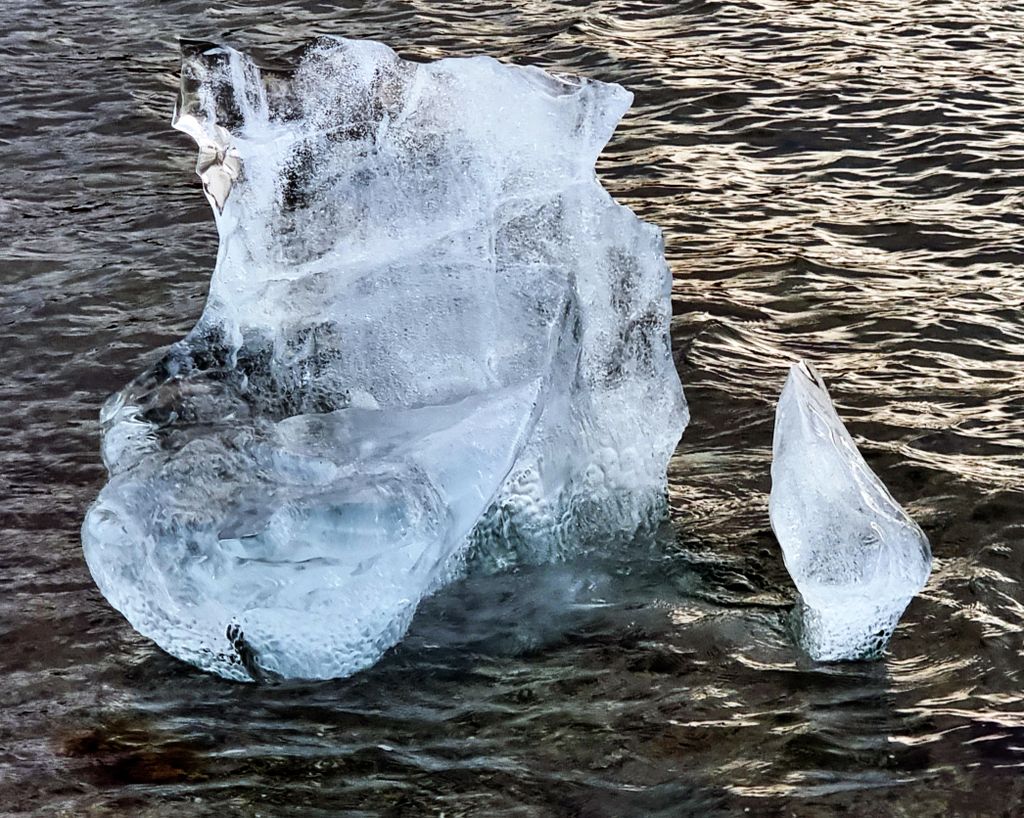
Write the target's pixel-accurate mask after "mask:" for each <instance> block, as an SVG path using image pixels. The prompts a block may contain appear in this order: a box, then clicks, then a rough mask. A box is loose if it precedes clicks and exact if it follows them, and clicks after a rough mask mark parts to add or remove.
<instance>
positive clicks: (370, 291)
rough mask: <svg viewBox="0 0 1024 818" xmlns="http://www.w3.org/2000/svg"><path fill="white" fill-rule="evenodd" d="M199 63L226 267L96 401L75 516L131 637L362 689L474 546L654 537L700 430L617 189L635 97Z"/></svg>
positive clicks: (202, 123) (190, 111)
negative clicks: (102, 402)
mask: <svg viewBox="0 0 1024 818" xmlns="http://www.w3.org/2000/svg"><path fill="white" fill-rule="evenodd" d="M184 51H185V53H184V57H183V62H182V80H181V97H180V100H179V103H178V107H177V110H176V114H175V122H174V124H175V127H176V128H178V129H179V130H182V131H184V132H186V133H188V134H189V135H190V136H192V137H193V138H194V139H195V141H196V143H197V144H198V146H199V162H198V166H197V171H198V173H199V175H200V177H201V178H202V180H203V185H204V189H205V192H206V195H207V197H208V199H209V200H210V202H211V204H212V206H213V210H214V215H215V218H216V221H217V227H218V231H219V234H220V248H219V252H218V257H217V264H216V268H215V270H214V273H213V278H212V281H211V283H210V292H209V298H208V301H207V304H206V309H205V311H204V313H203V315H202V317H201V319H200V321H199V323H198V324H197V326H196V327H195V329H193V330H192V332H191V333H189V335H188V336H187V337H186V338H185V339H184V340H183V341H181V342H179V343H177V344H175V345H174V346H173V347H171V348H170V349H169V351H168V352H167V353H166V354H165V355H164V357H163V358H162V359H161V360H160V361H159V362H158V363H157V364H155V365H154V366H153V367H151V368H150V369H149V370H147V371H146V372H144V373H143V374H141V375H140V376H139V377H137V378H136V379H135V380H134V381H133V382H132V383H130V384H129V385H128V386H127V387H125V389H124V390H122V391H121V392H120V393H118V394H116V395H114V396H113V397H112V398H111V399H110V401H109V402H108V404H107V405H106V407H105V408H104V410H103V413H102V426H103V454H104V460H105V462H106V465H107V467H108V469H109V471H110V481H109V483H108V484H107V486H106V487H105V488H104V489H103V491H102V492H101V494H100V496H99V498H98V499H97V501H96V503H95V504H94V505H93V507H92V508H91V509H90V511H89V514H88V516H87V518H86V521H85V524H84V527H83V542H84V546H85V553H86V558H87V560H88V563H89V567H90V569H91V571H92V573H93V576H94V577H95V579H96V582H97V584H98V585H99V587H100V589H101V590H102V592H103V593H104V595H105V596H106V597H107V599H109V600H110V602H111V603H112V604H113V605H114V606H115V607H116V608H118V610H120V611H121V612H122V613H123V614H124V615H125V616H126V617H127V618H128V620H129V621H130V622H131V624H132V625H133V626H134V627H135V628H136V629H137V630H138V631H140V632H141V633H142V634H144V635H145V636H148V637H150V638H151V639H153V640H154V641H155V642H157V643H158V644H159V645H160V646H161V647H163V648H164V649H166V650H167V651H169V652H170V653H172V654H174V655H176V656H179V657H181V658H183V659H186V660H187V661H190V662H193V663H194V664H196V665H198V666H199V667H202V668H206V669H209V670H212V671H215V672H217V673H220V674H221V675H224V676H228V677H232V678H236V679H248V678H253V677H255V678H262V677H265V676H271V677H272V676H282V677H305V678H326V677H335V676H343V675H347V674H350V673H353V672H355V671H357V670H359V669H361V668H364V667H366V666H368V665H370V664H372V663H373V662H375V661H376V660H377V659H378V658H379V657H380V656H381V655H382V654H383V652H384V651H385V650H387V649H388V648H389V647H391V646H392V645H394V644H395V643H396V642H397V641H398V640H400V639H401V637H402V635H403V633H404V632H405V630H406V628H407V627H408V624H409V621H410V619H411V617H412V615H413V612H414V611H415V609H416V606H417V604H418V603H419V601H420V600H421V599H422V597H423V596H424V595H426V594H428V593H431V592H432V591H434V590H436V589H437V588H439V587H440V586H441V585H443V584H444V583H445V582H447V581H449V580H450V579H451V578H453V577H454V576H456V575H457V574H458V571H459V569H460V565H461V564H462V563H463V561H464V560H465V557H466V554H467V551H468V549H470V548H471V547H473V545H474V544H475V545H476V547H478V548H485V547H486V548H490V549H492V550H495V549H497V552H501V553H505V554H510V553H514V554H515V555H516V558H522V559H535V560H536V559H547V558H551V557H558V556H560V555H561V554H564V553H565V552H567V551H569V550H572V549H576V548H579V547H581V544H585V543H588V542H593V541H595V540H602V541H609V540H612V541H614V540H616V539H624V538H628V537H630V536H631V535H632V534H634V533H635V532H636V531H637V530H638V529H642V528H644V527H647V526H650V525H652V524H653V523H654V522H656V521H657V519H658V515H659V514H660V513H661V511H662V508H663V498H664V491H665V471H666V467H667V463H668V459H669V457H670V455H671V453H672V451H673V449H674V447H675V445H676V442H677V441H678V439H679V436H680V434H681V433H682V430H683V428H684V427H685V425H686V422H687V418H688V415H687V409H686V403H685V400H684V398H683V394H682V388H681V386H680V383H679V379H678V376H677V375H676V371H675V368H674V366H673V362H672V357H671V351H670V348H669V336H668V324H669V318H670V312H671V310H670V276H669V272H668V269H667V267H666V264H665V260H664V256H663V251H662V242H661V235H660V232H659V231H658V230H657V229H656V228H655V227H652V226H651V225H648V224H645V223H643V222H641V221H640V220H639V219H637V217H636V216H635V215H634V214H633V213H632V212H631V211H630V210H628V209H626V208H624V207H621V206H619V205H617V204H616V203H615V202H614V201H613V200H612V199H611V197H610V196H609V195H608V194H607V193H606V192H605V191H604V189H603V188H602V187H601V185H600V184H599V182H598V181H597V178H596V176H595V173H594V163H595V160H596V158H597V155H598V153H599V151H600V150H601V149H602V147H603V146H604V145H605V143H606V142H607V140H608V139H609V137H610V136H611V134H612V131H613V129H614V128H615V125H616V123H617V122H618V120H619V118H620V117H621V116H622V114H623V112H624V111H625V110H626V109H627V107H628V106H629V104H630V101H631V95H630V94H629V93H628V92H627V91H625V90H624V89H622V88H621V87H619V86H617V85H611V84H605V83H601V82H595V81H592V80H585V79H575V78H570V77H556V76H552V75H550V74H547V73H545V72H543V71H540V70H537V69H534V68H523V67H517V66H510V65H504V64H502V63H499V62H497V61H495V60H492V59H488V58H482V57H476V58H471V59H447V60H441V61H438V62H433V63H414V62H407V61H404V60H401V59H399V58H398V57H397V56H396V55H395V54H394V52H392V51H391V50H390V49H388V48H387V47H385V46H383V45H381V44H378V43H373V42H356V41H349V40H341V39H333V38H328V39H324V40H320V41H318V42H316V43H314V44H313V45H312V46H311V47H310V48H308V49H307V51H306V52H305V54H304V56H303V57H302V59H301V60H300V61H299V63H298V65H297V67H295V68H294V69H293V70H290V71H270V70H262V69H260V68H258V67H257V66H256V65H255V63H254V62H253V61H252V60H251V59H250V58H248V57H247V56H245V55H243V54H241V53H239V52H237V51H234V50H232V49H230V48H226V47H222V46H211V45H200V44H191V45H188V46H186V47H185V49H184ZM496 544H497V545H496ZM502 549H504V551H502Z"/></svg>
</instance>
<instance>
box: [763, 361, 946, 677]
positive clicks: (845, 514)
mask: <svg viewBox="0 0 1024 818" xmlns="http://www.w3.org/2000/svg"><path fill="white" fill-rule="evenodd" d="M769 512H770V516H771V524H772V529H773V530H774V531H775V536H776V537H777V538H778V540H779V544H780V545H781V546H782V553H783V557H784V559H785V562H786V568H787V569H788V570H789V573H790V575H791V576H792V577H793V581H794V583H795V584H796V587H797V590H798V591H799V592H800V601H799V602H798V604H797V610H796V623H795V624H796V627H797V630H798V635H799V638H800V641H801V643H802V646H803V647H804V649H805V650H806V651H807V653H808V655H809V656H810V657H811V658H813V659H815V660H817V661H840V660H846V659H866V658H873V657H875V656H877V655H878V654H880V653H881V651H882V650H883V649H884V648H885V645H886V643H887V642H888V641H889V637H890V636H891V635H892V632H893V629H894V628H895V627H896V623H897V622H898V621H899V618H900V616H901V615H902V614H903V611H904V610H905V609H906V607H907V605H908V604H909V602H910V600H911V598H912V597H913V596H914V594H916V593H917V592H918V591H920V590H921V588H923V587H924V584H925V582H926V581H927V580H928V574H929V572H930V571H931V549H930V548H929V545H928V540H927V538H926V537H925V535H924V532H922V531H921V529H920V527H919V526H918V525H917V523H915V522H914V521H913V520H912V519H910V517H909V516H908V515H907V513H906V512H905V511H904V510H903V508H902V507H901V506H900V505H899V503H897V502H896V501H895V500H894V499H893V498H892V495H891V494H889V491H888V490H887V489H886V488H885V486H884V485H883V484H882V482H881V481H880V480H879V479H878V477H877V476H875V474H874V472H872V471H871V469H870V468H868V465H867V463H865V462H864V458H863V457H862V456H861V454H860V452H859V451H858V450H857V446H856V445H855V444H854V442H853V438H851V437H850V433H849V432H847V431H846V427H845V426H844V425H843V422H842V421H841V420H840V419H839V416H838V415H837V414H836V411H835V408H834V407H833V405H832V400H831V399H830V398H829V395H828V392H827V391H826V389H825V384H824V383H823V382H822V380H821V377H820V376H819V375H818V373H817V372H816V371H815V370H814V369H813V367H811V366H810V365H808V364H806V363H804V362H803V361H800V362H798V363H796V364H794V365H793V367H792V368H791V369H790V372H789V378H788V379H787V380H786V385H785V387H784V388H783V390H782V396H781V397H780V398H779V405H778V408H777V410H776V414H775V440H774V447H773V456H772V491H771V499H770V503H769Z"/></svg>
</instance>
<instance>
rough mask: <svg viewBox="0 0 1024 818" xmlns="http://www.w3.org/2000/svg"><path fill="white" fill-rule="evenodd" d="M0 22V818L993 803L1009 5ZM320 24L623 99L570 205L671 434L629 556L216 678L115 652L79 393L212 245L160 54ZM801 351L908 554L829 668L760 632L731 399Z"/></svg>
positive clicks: (768, 611) (1014, 253) (763, 530)
mask: <svg viewBox="0 0 1024 818" xmlns="http://www.w3.org/2000/svg"><path fill="white" fill-rule="evenodd" d="M4 22H5V26H4V33H3V34H0V70H2V76H3V82H2V83H0V110H2V113H3V117H2V121H0V144H2V148H3V166H2V167H3V182H4V184H3V188H2V190H0V197H2V198H0V239H2V241H0V257H2V267H0V270H2V273H0V333H2V338H0V372H2V373H3V374H2V378H0V400H2V401H3V411H2V412H0V427H2V432H0V490H2V491H0V497H3V500H2V502H0V514H2V520H3V531H4V536H3V538H2V539H0V576H2V579H3V588H4V593H3V595H2V596H0V634H2V640H3V641H2V644H3V647H4V649H3V651H2V652H0V669H2V671H3V674H4V675H3V682H2V684H0V812H30V813H34V814H62V813H63V814H69V815H79V814H84V813H86V812H89V811H92V813H93V814H126V815H171V814H176V815H181V814H207V813H209V814H217V815H223V814H244V815H250V814H253V813H254V812H257V811H261V810H262V812H263V814H265V815H332V816H333V815H339V814H352V815H364V814H387V815H424V814H437V813H440V812H445V813H446V814H448V815H455V814H478V815H489V816H492V815H533V814H556V815H588V816H589V815H595V816H621V815H666V816H669V815H671V816H675V815H700V816H709V815H712V816H713V815H734V814H737V813H742V812H743V810H744V809H749V810H750V814H754V815H791V814H798V815H817V814H820V815H831V814H834V813H835V812H836V811H837V810H839V809H840V808H845V809H846V810H848V812H849V813H850V814H855V815H872V816H875V815H879V816H884V815H908V814H912V815H947V814H958V815H1010V816H1012V815H1018V814H1024V801H1022V799H1024V779H1022V776H1021V767H1022V766H1024V706H1022V696H1021V693H1020V690H1021V681H1022V673H1021V668H1022V665H1024V647H1022V643H1024V639H1022V633H1024V592H1022V591H1021V584H1020V583H1021V581H1022V580H1024V544H1022V540H1024V492H1022V490H1021V487H1022V485H1024V480H1022V477H1024V452H1022V446H1024V400H1022V393H1024V316H1022V314H1021V307H1022V304H1024V273H1022V272H1021V269H1022V268H1021V265H1022V263H1024V236H1022V231H1021V226H1022V221H1024V217H1022V200H1024V145H1022V140H1021V138H1020V122H1021V119H1022V116H1024V63H1022V62H1021V60H1020V54H1021V46H1022V45H1024V41H1022V40H1024V35H1022V33H1021V32H1024V9H1022V8H1021V7H1020V5H1019V4H1014V3H999V2H993V1H992V0H979V2H974V3H970V4H968V3H962V2H957V0H948V2H943V3H935V2H929V1H928V0H901V1H900V2H896V0H876V1H875V2H871V3H865V2H828V3H825V2H796V0H793V1H792V2H782V1H781V0H757V1H756V2H753V1H752V2H737V3H720V2H687V3H663V4H653V3H642V2H625V1H624V0H620V1H618V2H612V0H608V2H603V1H602V2H594V3H586V2H576V3H557V2H551V0H544V2H518V3H498V2H473V3H454V2H452V3H433V2H431V3H427V2H382V3H374V4H365V5H364V4H362V3H359V2H354V1H353V2H345V3H341V4H334V3H331V4H328V3H317V2H311V0H294V2H285V1H283V0H282V2H279V3H276V4H275V3H242V2H232V3H221V4H216V5H214V6H212V7H211V6H210V5H209V4H207V3H205V2H203V3H200V2H186V1H185V0H175V1H174V2H170V3H160V4H157V3H151V2H139V3H132V4H128V3H117V4H115V3H110V2H99V1H97V2H90V3H77V2H76V3H70V2H66V3H61V2H52V3H46V4H39V3H34V2H32V3H30V2H27V0H12V2H9V3H8V4H7V5H6V6H5V20H4ZM324 32H333V33H342V34H345V35H347V36H353V37H372V38H377V39H383V40H385V41H387V42H388V43H390V44H391V45H392V46H394V47H396V48H397V49H398V50H399V51H401V52H403V53H405V54H410V55H420V56H426V57H434V56H439V55H442V54H468V53H487V54H492V55H495V56H499V57H502V58H505V59H509V60H513V61H516V62H530V63H537V64H540V65H543V66H545V67H549V68H553V69H560V70H566V71H571V72H574V73H584V74H589V75H592V76H595V77H598V78H600V79H605V80H611V81H616V82H620V83H622V84H623V85H625V86H627V87H629V88H630V89H632V90H633V91H634V92H635V93H636V105H635V107H634V109H633V111H632V112H631V113H630V114H628V115H627V118H626V120H625V121H624V122H623V124H622V126H621V127H620V130H619V132H618V134H617V136H616V138H615V140H614V141H613V143H612V144H611V145H610V146H609V149H608V150H607V152H606V153H605V156H604V158H603V159H602V163H601V167H600V170H601V174H602V177H603V179H604V181H605V184H606V185H607V186H608V187H609V189H610V190H611V191H612V192H613V193H614V194H615V195H616V196H617V197H619V198H620V199H621V200H622V201H624V202H625V203H627V204H629V205H630V206H631V207H633V208H635V209H636V210H637V211H638V212H639V213H640V214H641V215H642V216H643V217H645V218H646V219H648V220H650V221H652V222H654V223H656V224H659V225H661V226H662V227H663V229H664V230H665V234H666V241H667V253H668V257H669V261H670V263H671V265H672V268H673V272H674V274H675V280H676V284H675V293H674V308H675V309H674V312H675V319H674V325H673V331H674V340H675V345H676V351H677V356H678V361H679V368H680V372H681V374H682V376H683V379H684V382H685V383H686V386H687V394H688V397H689V398H690V400H691V406H692V410H693V422H692V425H691V426H690V428H689V429H688V430H687V433H686V437H685V440H684V442H683V445H682V446H681V448H680V450H679V452H678V453H677V455H676V457H675V459H674V461H673V465H672V471H671V475H670V479H671V506H672V519H671V522H670V524H669V525H666V527H665V529H664V531H663V532H662V536H661V538H660V540H659V541H658V542H657V543H655V544H653V545H651V546H643V547H641V546H634V547H631V548H630V549H629V550H628V551H624V553H623V554H621V555H620V556H616V557H609V558H607V559H604V560H596V559H594V560H589V561H586V562H583V563H578V564H570V565H560V566H548V567H537V568H530V569H523V570H520V571H518V572H516V573H509V574H504V575H499V576H474V577H471V578H470V579H468V580H467V581H465V582H463V583H460V584H458V585H457V586H454V587H452V588H450V589H448V590H446V591H445V592H443V593H442V594H439V595H438V596H437V597H435V598H434V599H432V600H430V601H429V602H428V603H427V604H426V605H424V607H423V608H422V610H421V612H420V614H419V615H418V617H417V619H416V622H415V623H414V626H413V629H412V632H411V633H410V635H409V637H408V638H407V639H406V641H405V642H404V643H403V644H402V645H401V646H400V647H399V648H398V649H396V650H395V651H393V652H392V653H391V654H389V656H388V657H387V658H386V659H385V660H384V661H383V662H382V663H381V664H380V665H378V666H377V667H376V668H374V669H373V670H371V671H369V672H367V673H364V674H361V675H359V676H357V677H355V678H353V679H351V680H348V681H342V682H332V683H326V684H317V685H299V686H285V687H278V688H257V687H253V686H239V685H234V684H227V683H225V682H223V681H221V680H218V679H216V678H212V677H208V676H205V675H203V674H200V673H198V672H195V671H193V670H192V669H190V668H189V667H187V666H184V665H182V664H180V663H178V662H176V661H174V660H172V659H170V658H169V657H167V656H165V655H163V654H161V653H160V652H158V651H157V650H156V649H155V648H153V647H152V646H151V645H150V644H148V643H147V642H145V641H144V640H142V639H141V638H139V637H137V636H136V635H135V634H134V633H133V632H132V631H131V629H130V628H129V627H128V626H127V625H126V624H125V623H124V621H123V620H122V619H121V618H120V617H119V616H118V615H117V614H116V613H115V612H114V611H113V610H111V609H110V608H109V606H108V605H107V604H106V603H105V602H104V601H103V599H102V598H101V597H100V595H99V593H98V592H97V591H96V589H95V588H94V586H93V584H92V582H91V580H90V578H89V576H88V573H87V571H86V568H85V564H84V562H83V560H82V557H81V551H80V545H79V541H78V526H79V524H80V522H81V518H82V514H83V512H84V509H85V506H86V504H87V502H88V501H89V500H90V499H91V498H92V497H93V496H94V495H95V493H96V491H97V489H98V488H99V486H100V485H101V484H102V482H103V479H104V473H103V470H102V467H101V465H100V463H99V458H98V454H97V432H98V430H97V422H96V419H97V412H98V409H99V405H100V403H101V402H102V400H103V399H104V398H105V396H106V395H107V394H108V393H110V392H111V391H113V390H114V389H116V388H119V387H120V386H121V385H122V384H123V383H124V382H126V381H127V380H128V378H129V377H130V376H131V375H133V374H134V373H135V372H137V371H139V370H140V369H141V368H143V366H144V365H145V364H147V363H148V362H151V361H152V360H153V359H154V358H155V356H156V354H157V353H156V349H157V348H158V347H160V346H161V345H164V344H167V343H169V342H171V341H173V340H176V339H177V338H179V337H181V336H182V335H183V334H184V333H185V332H186V331H187V330H188V329H189V328H190V327H191V326H192V324H193V323H194V322H195V319H196V317H197V316H198V313H199V311H200V309H201V307H202V303H203V300H204V297H205V287H206V282H207V280H208V276H209V271H210V269H211V268H212V262H213V255H214V252H215V246H216V239H215V234H214V230H213V225H212V220H211V218H210V215H209V212H208V209H207V205H206V203H205V201H204V200H203V198H202V196H201V195H200V191H199V189H198V180H197V179H196V178H195V176H194V175H193V173H192V168H193V165H194V155H193V149H192V146H191V145H190V144H188V143H187V140H185V139H184V138H183V137H181V136H180V135H178V134H175V133H174V132H173V131H171V130H170V127H169V124H168V120H169V117H170V107H171V101H172V99H173V96H174V89H175V86H176V70H177V63H176V45H175V39H174V38H175V36H176V35H185V36H191V37H199V38H208V39H226V40H229V41H230V42H232V43H233V44H236V45H240V46H244V47H256V48H262V49H264V50H265V51H266V52H268V53H269V54H271V55H272V54H275V53H280V52H282V51H285V50H287V49H289V48H291V47H292V46H293V45H295V44H296V43H298V42H301V41H302V40H304V39H306V38H308V37H310V36H312V35H314V34H317V33H324ZM796 355H804V356H807V357H809V358H811V359H812V360H814V361H815V362H816V363H817V365H818V366H819V368H820V369H821V371H822V373H823V375H824V376H825V378H826V380H827V381H828V382H829V386H830V389H831V391H832V393H833V396H834V397H835V398H836V401H837V404H838V407H839V411H840V414H841V415H842V416H843V417H844V418H845V419H846V420H847V421H848V424H849V427H850V429H851V431H852V432H853V433H854V434H855V436H857V437H858V440H859V441H860V443H861V446H862V449H863V451H864V452H865V455H866V457H867V458H868V461H869V463H870V464H871V465H872V467H873V468H875V469H876V471H877V472H878V473H879V474H880V475H881V476H882V478H883V479H884V480H885V481H886V482H887V483H888V485H889V486H890V488H891V489H892V491H893V493H894V494H895V496H896V497H897V498H898V499H899V500H900V501H901V502H903V503H904V504H905V505H906V506H907V508H908V509H909V510H910V512H911V513H912V514H913V515H914V516H915V517H916V518H917V519H918V520H919V521H920V522H921V524H922V525H923V527H924V528H925V530H926V532H927V533H928V535H929V537H930V538H931V541H932V546H933V551H934V554H935V568H934V572H933V576H932V579H931V582H930V583H929V585H928V587H927V588H926V589H925V592H924V593H923V594H922V596H921V597H920V598H919V599H917V600H915V601H914V602H913V603H912V604H911V606H910V609H909V610H908V612H907V615H906V617H905V619H904V622H903V624H902V625H901V626H900V628H899V629H898V630H897V633H896V636H895V638H894V640H893V642H892V645H891V647H890V651H889V654H888V655H887V657H886V658H885V659H884V660H883V661H881V662H878V663H875V664H870V665H845V666H834V667H821V666H813V665H811V664H808V663H807V662H805V661H804V660H802V659H801V658H800V657H799V655H798V654H797V653H796V652H795V651H794V649H793V648H792V646H791V644H790V642H789V639H788V636H787V633H786V615H787V610H788V607H789V605H790V603H791V600H792V593H793V592H792V588H791V585H790V583H789V581H788V578H787V576H786V574H785V571H784V569H783V567H782V563H781V559H780V555H779V551H778V547H777V545H776V543H775V541H774V539H773V537H772V535H771V533H770V530H769V528H768V521H767V490H768V465H769V455H770V443H771V424H772V411H773V402H774V400H775V398H776V397H777V395H778V391H779V389H780V388H781V385H782V381H783V378H784V375H785V371H786V364H787V362H788V361H789V360H790V359H791V358H792V357H793V356H796Z"/></svg>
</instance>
